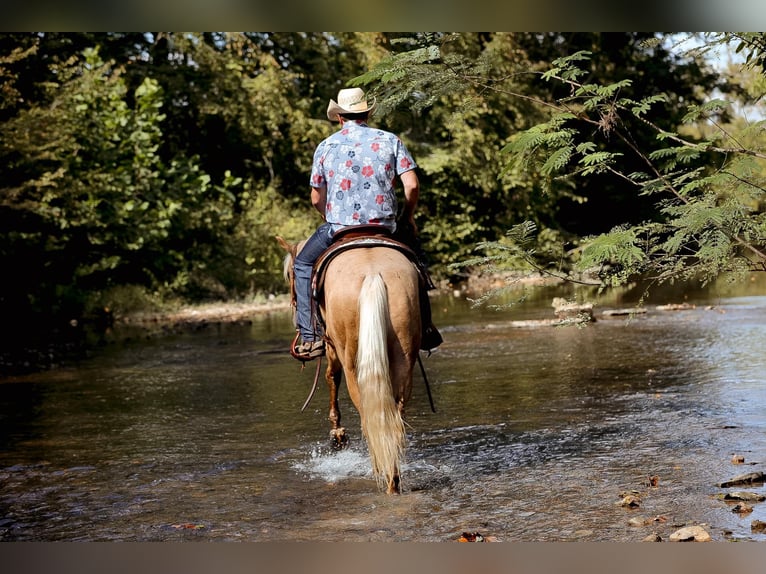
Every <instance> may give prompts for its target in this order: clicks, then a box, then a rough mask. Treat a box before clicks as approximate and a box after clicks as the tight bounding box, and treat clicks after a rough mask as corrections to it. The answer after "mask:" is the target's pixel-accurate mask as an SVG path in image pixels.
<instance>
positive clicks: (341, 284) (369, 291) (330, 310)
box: [277, 238, 421, 494]
mask: <svg viewBox="0 0 766 574" xmlns="http://www.w3.org/2000/svg"><path fill="white" fill-rule="evenodd" d="M277 240H278V241H279V243H280V244H281V245H282V247H283V248H285V249H286V250H287V251H288V255H287V257H286V258H285V273H286V276H287V278H288V280H292V276H291V273H292V261H293V259H294V257H295V255H296V254H297V252H298V249H299V248H300V245H290V244H288V243H287V242H285V241H284V240H283V239H282V238H277ZM419 280H420V277H419V273H418V271H417V269H416V267H415V266H414V264H413V263H412V262H411V261H410V260H409V259H408V258H407V257H406V256H405V255H404V254H402V253H401V252H399V251H398V250H396V249H393V248H391V247H385V246H373V247H360V248H353V249H348V250H345V251H343V252H341V253H339V254H338V255H337V256H335V258H334V259H332V260H331V261H330V263H329V264H328V265H327V268H326V273H325V279H324V288H323V294H324V296H323V297H322V299H321V301H320V311H321V313H322V317H323V318H324V323H325V339H326V341H327V344H326V348H327V360H328V365H327V371H326V375H325V376H326V379H327V385H328V387H329V389H330V415H329V418H330V422H331V424H332V429H331V431H330V436H331V438H332V440H333V443H334V445H335V446H337V447H343V446H345V445H346V443H347V438H346V434H345V429H344V428H343V427H342V426H341V424H340V423H341V415H340V410H339V408H338V389H339V387H340V382H341V376H342V375H343V374H345V378H346V386H347V388H348V392H349V396H350V397H351V401H352V402H353V404H354V406H355V407H356V409H357V410H358V411H359V416H360V419H361V426H362V434H363V435H364V437H365V439H366V441H367V446H368V450H369V454H370V460H371V463H372V470H373V474H374V475H375V477H376V479H377V480H378V483H379V484H380V485H381V486H382V487H384V488H385V489H386V492H387V493H389V494H392V493H398V492H401V490H400V471H401V464H402V460H403V456H404V449H405V442H406V436H405V428H404V421H403V415H404V407H405V405H406V403H407V401H409V399H410V395H411V393H412V371H413V367H414V365H415V361H416V360H417V358H418V352H419V348H420V337H421V323H420V301H419Z"/></svg>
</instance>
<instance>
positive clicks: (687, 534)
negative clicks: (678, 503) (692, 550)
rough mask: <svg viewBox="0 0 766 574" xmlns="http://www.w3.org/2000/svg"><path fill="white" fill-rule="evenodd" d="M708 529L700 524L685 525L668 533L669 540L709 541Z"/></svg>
mask: <svg viewBox="0 0 766 574" xmlns="http://www.w3.org/2000/svg"><path fill="white" fill-rule="evenodd" d="M711 540H712V538H711V536H710V534H708V531H707V530H705V529H704V528H702V526H686V527H684V528H681V529H680V530H676V531H675V532H674V533H673V534H671V535H670V541H671V542H710V541H711Z"/></svg>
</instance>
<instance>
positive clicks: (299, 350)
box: [290, 333, 325, 363]
mask: <svg viewBox="0 0 766 574" xmlns="http://www.w3.org/2000/svg"><path fill="white" fill-rule="evenodd" d="M299 337H300V333H296V334H295V338H294V339H293V342H292V345H290V354H291V355H292V356H293V357H295V358H296V359H298V360H299V361H303V362H304V363H305V362H306V361H313V360H314V359H317V358H319V357H322V356H324V354H325V344H324V341H323V340H321V339H319V340H317V341H306V342H304V343H301V344H300V345H298V338H299Z"/></svg>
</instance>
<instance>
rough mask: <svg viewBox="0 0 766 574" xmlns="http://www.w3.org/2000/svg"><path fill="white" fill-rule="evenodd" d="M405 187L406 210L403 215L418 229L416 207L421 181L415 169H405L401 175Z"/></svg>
mask: <svg viewBox="0 0 766 574" xmlns="http://www.w3.org/2000/svg"><path fill="white" fill-rule="evenodd" d="M399 179H400V180H401V181H402V186H403V187H404V211H403V212H402V217H403V218H404V219H405V220H406V221H409V222H410V224H411V225H412V228H413V229H414V230H415V231H417V229H418V227H417V225H415V209H417V207H418V195H419V194H420V183H419V182H418V175H417V174H416V173H415V170H414V169H411V170H409V171H405V172H404V173H403V174H401V175H400V176H399Z"/></svg>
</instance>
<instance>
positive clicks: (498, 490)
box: [0, 287, 766, 541]
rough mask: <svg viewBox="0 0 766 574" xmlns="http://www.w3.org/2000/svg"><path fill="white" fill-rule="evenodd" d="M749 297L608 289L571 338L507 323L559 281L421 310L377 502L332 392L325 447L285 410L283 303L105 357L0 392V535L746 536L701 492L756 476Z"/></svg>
mask: <svg viewBox="0 0 766 574" xmlns="http://www.w3.org/2000/svg"><path fill="white" fill-rule="evenodd" d="M764 292H766V290H764V289H761V288H756V287H752V288H750V289H749V290H741V291H722V290H714V291H708V292H700V293H688V292H687V294H686V295H687V300H688V301H689V302H690V303H694V304H696V306H695V307H693V308H690V309H687V310H682V311H673V312H670V311H659V310H656V308H655V307H654V306H655V305H656V304H657V303H665V302H675V301H678V300H680V295H678V294H675V293H671V294H670V295H666V297H672V299H666V300H662V299H661V297H662V295H659V294H658V295H656V297H657V298H658V299H657V300H650V301H648V302H647V304H646V309H647V313H646V314H644V315H637V316H635V317H634V318H632V319H630V320H626V318H625V317H619V318H613V319H606V318H602V317H600V316H599V314H598V313H599V309H600V308H607V307H609V308H615V307H620V306H624V305H628V304H632V303H631V301H630V300H629V299H630V297H627V298H626V299H625V300H616V299H612V300H607V301H603V302H600V303H599V306H597V310H596V316H597V318H598V320H597V321H596V322H595V323H592V324H589V325H587V326H585V327H582V328H577V327H567V328H555V327H524V326H519V325H518V323H514V321H518V320H523V319H539V318H550V317H552V309H551V306H550V301H551V298H552V297H553V296H555V295H561V294H562V293H561V288H545V289H542V288H538V289H535V290H533V291H531V292H530V294H529V297H528V298H527V300H526V302H525V303H524V304H523V305H519V306H515V307H512V308H511V309H510V310H508V311H502V312H497V311H492V310H489V309H471V307H470V305H469V304H468V303H467V302H466V301H465V300H462V299H453V298H448V297H443V298H439V299H436V300H435V301H434V311H435V317H436V321H437V324H438V325H439V326H440V327H441V328H442V331H443V334H444V337H445V341H446V342H445V344H444V345H443V346H442V347H441V348H440V349H439V351H438V352H437V353H435V354H434V355H432V356H431V357H428V358H424V364H425V365H426V369H427V372H428V376H429V380H430V382H431V387H432V392H433V395H434V399H435V401H436V407H437V413H436V414H433V413H431V411H430V407H429V404H428V399H427V395H426V392H425V388H424V385H423V384H422V379H421V378H420V375H419V374H416V377H415V379H416V380H415V390H414V393H413V400H412V402H411V403H410V405H409V406H408V412H407V420H408V430H409V446H408V460H407V464H406V466H405V468H404V481H405V482H404V486H405V490H406V493H405V494H404V495H403V496H399V497H387V496H385V495H383V494H381V493H379V492H378V491H377V488H376V486H375V483H374V481H373V480H372V477H371V473H370V470H369V462H368V459H367V454H366V451H365V448H364V445H363V443H362V440H361V437H360V431H359V419H358V416H357V414H356V412H355V411H354V410H353V408H352V407H351V405H350V403H349V402H348V400H347V398H346V397H345V395H344V396H343V397H342V404H341V408H342V409H343V415H344V421H343V422H344V424H345V426H346V427H347V429H349V431H350V433H351V437H352V441H353V443H352V446H351V448H350V449H348V450H346V451H343V452H341V453H334V452H332V451H331V450H330V449H329V441H328V435H327V432H328V430H329V424H328V422H327V421H326V415H327V412H326V405H325V401H326V396H327V393H326V392H325V391H324V388H323V387H320V391H319V392H318V393H317V396H316V397H315V398H314V401H313V402H312V403H311V405H310V407H309V408H308V409H307V410H306V411H305V412H303V413H301V412H300V407H301V405H302V404H303V401H304V399H305V397H306V394H307V393H308V389H309V387H310V384H311V379H312V377H313V372H309V371H310V370H311V369H307V370H306V371H303V372H301V370H300V366H299V365H298V364H297V363H296V362H295V361H294V360H293V359H291V358H290V357H289V356H288V355H287V353H286V352H285V349H286V345H287V344H288V342H289V339H290V336H291V334H292V326H291V323H290V317H289V315H288V314H287V313H272V314H269V315H265V316H262V317H256V318H254V320H253V323H252V324H251V325H242V324H238V325H226V324H224V325H218V326H213V327H210V328H208V329H207V330H205V331H203V332H199V333H194V334H192V333H186V334H182V333H181V334H173V335H168V336H166V337H163V338H160V339H158V338H154V339H151V340H142V339H140V338H135V339H133V340H132V341H129V342H124V343H122V344H114V345H110V346H107V347H105V348H104V349H103V352H101V353H99V354H98V356H95V357H93V358H91V359H89V360H87V361H86V362H83V363H81V364H80V365H78V366H76V367H68V368H61V369H58V370H54V371H50V372H46V373H40V374H34V375H25V376H21V377H15V378H8V379H5V380H2V381H0V539H2V540H7V541H11V540H69V541H77V540H94V541H95V540H129V541H166V540H247V541H261V540H264V541H265V540H348V541H377V540H401V541H406V540H413V541H444V540H455V539H457V538H458V537H459V536H460V534H461V532H463V531H480V532H482V533H483V534H485V535H491V536H495V537H497V538H498V539H500V540H528V541H560V540H616V541H634V540H642V539H643V538H644V537H646V536H647V535H649V534H651V533H654V532H656V533H658V534H660V535H661V536H662V538H663V539H667V537H668V535H669V534H670V533H672V532H673V531H675V530H676V529H678V528H679V527H681V526H684V525H692V524H702V525H705V527H706V528H707V530H708V531H709V532H710V533H711V535H712V536H713V538H714V539H718V540H725V539H732V540H763V539H764V535H763V534H760V533H755V532H752V531H751V528H750V524H751V522H752V521H753V520H766V511H765V510H764V509H765V508H766V502H764V503H756V504H754V505H753V508H754V510H753V511H752V512H751V513H749V514H746V515H740V514H736V513H734V512H732V505H731V504H728V503H726V502H724V501H723V500H721V495H722V494H724V493H725V492H728V491H729V490H731V489H722V488H719V487H717V486H716V485H717V484H718V483H720V482H722V481H724V480H727V479H729V478H730V477H732V476H734V475H737V474H742V473H744V472H749V471H753V470H766V469H765V468H764V467H766V433H764V430H766V429H765V427H766V420H764V418H763V415H762V413H763V409H764V405H765V404H766V385H764V382H765V381H764V374H763V373H765V372H766V359H764V356H763V352H762V349H763V348H764V345H765V344H766V333H765V332H764V329H763V325H764V322H765V321H766V297H765V296H763V295H762V293H764ZM564 295H565V296H567V293H564ZM568 295H569V296H571V295H572V294H571V293H569V294H568ZM707 305H713V307H712V308H708V307H707ZM734 454H741V455H744V456H745V460H746V464H745V465H734V464H732V462H731V459H732V455H734ZM651 477H656V478H655V480H656V481H657V482H656V484H653V483H652V482H651ZM742 490H748V491H751V492H757V493H764V486H763V484H762V483H760V484H759V483H756V484H753V485H748V486H745V487H742ZM621 493H632V494H633V495H634V496H636V497H637V498H638V499H640V504H639V506H638V507H635V508H627V507H623V506H621V505H620V501H621Z"/></svg>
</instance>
